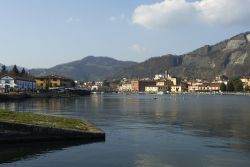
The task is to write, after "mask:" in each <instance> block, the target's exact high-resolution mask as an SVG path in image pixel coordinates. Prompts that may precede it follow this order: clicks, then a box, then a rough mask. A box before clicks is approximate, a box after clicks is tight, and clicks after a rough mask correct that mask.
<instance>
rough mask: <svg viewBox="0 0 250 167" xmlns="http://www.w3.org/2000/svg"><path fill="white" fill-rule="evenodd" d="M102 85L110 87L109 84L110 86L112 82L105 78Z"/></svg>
mask: <svg viewBox="0 0 250 167" xmlns="http://www.w3.org/2000/svg"><path fill="white" fill-rule="evenodd" d="M102 86H107V87H109V86H110V83H109V82H108V81H107V80H104V81H103V83H102Z"/></svg>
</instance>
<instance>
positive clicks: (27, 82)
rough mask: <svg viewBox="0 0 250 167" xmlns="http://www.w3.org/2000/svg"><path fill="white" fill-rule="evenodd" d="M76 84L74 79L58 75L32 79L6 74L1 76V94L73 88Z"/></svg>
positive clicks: (25, 76) (28, 76)
mask: <svg viewBox="0 0 250 167" xmlns="http://www.w3.org/2000/svg"><path fill="white" fill-rule="evenodd" d="M74 85H75V82H74V81H73V80H72V79H69V78H65V77H62V76H57V75H49V76H42V77H32V76H30V75H24V76H18V75H11V74H4V75H1V76H0V92H2V93H4V92H10V91H32V90H37V89H39V90H41V89H49V88H56V87H64V88H71V87H74Z"/></svg>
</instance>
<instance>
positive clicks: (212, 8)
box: [0, 0, 250, 68]
mask: <svg viewBox="0 0 250 167" xmlns="http://www.w3.org/2000/svg"><path fill="white" fill-rule="evenodd" d="M249 5H250V0H201V1H194V0H193V1H192V0H162V1H161V0H130V1H127V0H105V1H104V0H22V1H20V0H0V63H3V64H6V65H11V64H18V65H20V66H25V67H28V68H38V67H39V68H40V67H52V66H54V65H57V64H60V63H66V62H70V61H74V60H79V59H82V58H84V57H86V56H88V55H94V56H108V57H113V58H116V59H119V60H132V61H139V62H141V61H144V60H146V59H148V58H150V57H156V56H161V55H164V54H183V53H186V52H189V51H192V50H193V49H196V48H198V47H201V46H203V45H205V44H214V43H216V42H219V41H221V40H224V39H226V38H229V37H231V36H233V35H236V34H238V33H241V32H245V31H249V28H250V20H249V19H248V18H249V16H250V12H248V7H249ZM222 6H223V7H222ZM232 8H233V10H232ZM234 12H236V13H234Z"/></svg>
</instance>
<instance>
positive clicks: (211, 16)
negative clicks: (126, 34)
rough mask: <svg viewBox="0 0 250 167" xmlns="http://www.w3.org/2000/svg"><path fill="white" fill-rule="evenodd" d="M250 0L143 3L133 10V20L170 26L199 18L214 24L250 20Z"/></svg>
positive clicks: (151, 27)
mask: <svg viewBox="0 0 250 167" xmlns="http://www.w3.org/2000/svg"><path fill="white" fill-rule="evenodd" d="M249 6H250V0H200V1H192V2H191V1H188V0H164V1H162V2H158V3H154V4H149V5H140V6H138V7H137V8H136V9H135V10H134V13H133V16H132V20H133V23H135V24H139V25H141V26H144V27H146V28H149V29H153V28H169V27H173V26H178V25H185V24H188V23H193V22H198V23H203V24H204V23H205V24H211V25H243V24H249V23H250V19H249V17H250V10H249Z"/></svg>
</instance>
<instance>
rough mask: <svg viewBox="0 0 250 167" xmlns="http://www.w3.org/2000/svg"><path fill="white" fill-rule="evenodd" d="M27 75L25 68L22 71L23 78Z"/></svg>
mask: <svg viewBox="0 0 250 167" xmlns="http://www.w3.org/2000/svg"><path fill="white" fill-rule="evenodd" d="M25 74H26V71H25V69H24V68H23V69H22V71H21V75H22V76H23V75H25Z"/></svg>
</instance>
